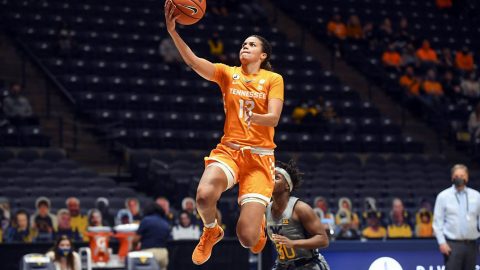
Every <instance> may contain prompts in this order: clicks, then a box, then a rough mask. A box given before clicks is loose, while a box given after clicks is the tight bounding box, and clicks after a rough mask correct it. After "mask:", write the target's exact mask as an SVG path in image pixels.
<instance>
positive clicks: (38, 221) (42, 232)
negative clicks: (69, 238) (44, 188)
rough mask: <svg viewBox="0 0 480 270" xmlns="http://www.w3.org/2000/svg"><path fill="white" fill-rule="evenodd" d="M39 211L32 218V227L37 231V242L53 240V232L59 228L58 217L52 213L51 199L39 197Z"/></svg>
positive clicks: (37, 204)
mask: <svg viewBox="0 0 480 270" xmlns="http://www.w3.org/2000/svg"><path fill="white" fill-rule="evenodd" d="M35 205H36V207H37V212H36V213H35V214H34V215H32V217H31V218H30V224H32V228H33V229H35V230H36V231H37V236H36V238H35V242H49V241H51V240H53V238H52V237H53V232H54V231H55V230H56V229H57V217H56V216H55V215H53V214H52V213H50V200H49V199H48V198H46V197H39V198H38V199H37V201H36V203H35Z"/></svg>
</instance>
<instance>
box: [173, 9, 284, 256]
mask: <svg viewBox="0 0 480 270" xmlns="http://www.w3.org/2000/svg"><path fill="white" fill-rule="evenodd" d="M175 9H176V7H175V5H174V4H173V3H172V1H170V0H169V1H166V2H165V19H166V28H167V30H168V33H169V34H170V36H171V38H172V40H173V42H174V43H175V46H176V47H177V49H178V51H179V52H180V55H181V56H182V58H183V60H184V61H185V63H186V64H187V65H188V66H190V67H191V68H192V69H193V70H194V71H195V72H196V73H198V74H199V75H200V76H201V77H203V78H204V79H206V80H209V81H213V82H215V83H217V84H218V85H219V86H220V89H221V92H222V96H223V102H224V111H225V125H224V135H223V137H222V139H221V142H220V143H219V144H218V145H217V147H216V148H215V149H213V150H212V151H211V152H210V155H209V156H208V157H206V158H205V170H204V173H203V175H202V177H201V179H200V183H199V185H198V188H197V195H196V202H197V211H198V213H199V214H200V216H201V218H202V221H203V224H204V229H203V234H202V236H201V238H200V241H199V243H198V245H197V246H196V247H195V250H194V251H193V254H192V261H193V263H194V264H196V265H201V264H203V263H205V262H206V261H207V260H208V259H209V258H210V255H211V253H212V249H213V246H214V245H215V244H216V243H218V242H219V241H220V240H221V239H222V238H223V235H224V232H223V229H222V228H221V227H220V226H219V225H218V223H217V221H216V219H215V215H216V210H217V208H216V204H217V201H218V200H219V199H220V196H221V195H222V193H223V192H224V191H226V190H227V189H230V188H232V187H233V186H234V185H235V184H237V183H238V184H239V194H238V204H239V205H240V208H241V210H240V217H239V218H238V222H237V227H236V232H237V236H238V239H239V241H240V243H241V244H242V246H244V247H246V248H250V251H251V252H253V253H259V252H261V251H262V250H263V248H264V246H265V243H266V241H267V236H266V234H265V211H266V206H267V204H268V203H269V202H270V199H271V197H272V192H273V188H274V179H275V159H274V155H273V153H274V149H275V147H276V145H275V143H274V142H273V137H274V133H275V127H276V126H277V124H278V122H279V119H280V114H281V112H282V108H283V100H284V97H283V95H284V84H283V78H282V76H281V75H280V74H278V73H274V72H272V71H271V70H272V68H271V65H270V62H269V60H270V57H271V55H272V50H271V45H270V43H269V42H268V41H267V40H266V39H265V38H263V37H261V36H257V35H252V36H249V37H247V39H246V40H245V41H244V42H243V44H242V46H241V48H240V51H239V60H240V62H241V66H240V67H236V66H227V65H224V64H214V63H212V62H210V61H208V60H206V59H203V58H199V57H198V56H196V55H195V54H194V53H193V51H192V50H191V49H190V48H189V47H188V45H187V44H186V43H185V42H184V41H183V39H182V38H181V37H180V35H179V34H178V32H177V31H176V30H175V25H176V20H177V17H175V16H174V15H173V14H174V12H175Z"/></svg>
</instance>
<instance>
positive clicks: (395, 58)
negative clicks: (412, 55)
mask: <svg viewBox="0 0 480 270" xmlns="http://www.w3.org/2000/svg"><path fill="white" fill-rule="evenodd" d="M382 63H383V65H384V66H385V67H389V68H396V69H398V68H400V66H401V65H402V56H401V55H400V53H399V52H397V51H396V50H395V47H394V45H393V44H390V45H388V49H387V50H386V51H385V52H384V53H383V55H382Z"/></svg>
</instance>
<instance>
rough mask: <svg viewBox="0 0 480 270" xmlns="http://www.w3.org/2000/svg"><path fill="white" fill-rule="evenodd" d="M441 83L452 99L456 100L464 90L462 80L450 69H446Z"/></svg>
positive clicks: (446, 93)
mask: <svg viewBox="0 0 480 270" xmlns="http://www.w3.org/2000/svg"><path fill="white" fill-rule="evenodd" d="M441 84H442V87H443V92H444V93H445V96H447V97H448V98H449V99H450V100H451V101H454V100H456V99H457V98H458V95H459V94H460V93H461V91H462V89H461V87H460V81H459V80H458V79H457V78H455V77H454V75H453V72H452V71H450V70H447V71H445V73H444V75H443V79H442V82H441Z"/></svg>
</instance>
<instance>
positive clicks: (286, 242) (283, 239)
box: [272, 234, 294, 248]
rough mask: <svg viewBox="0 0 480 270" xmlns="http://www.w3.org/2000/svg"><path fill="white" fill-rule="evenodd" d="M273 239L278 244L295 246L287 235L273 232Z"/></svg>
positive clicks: (289, 246) (288, 246)
mask: <svg viewBox="0 0 480 270" xmlns="http://www.w3.org/2000/svg"><path fill="white" fill-rule="evenodd" d="M272 240H273V241H274V242H275V243H276V244H280V245H285V246H286V247H287V248H293V246H294V242H293V240H290V239H288V238H287V237H285V236H283V235H279V234H273V235H272Z"/></svg>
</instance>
